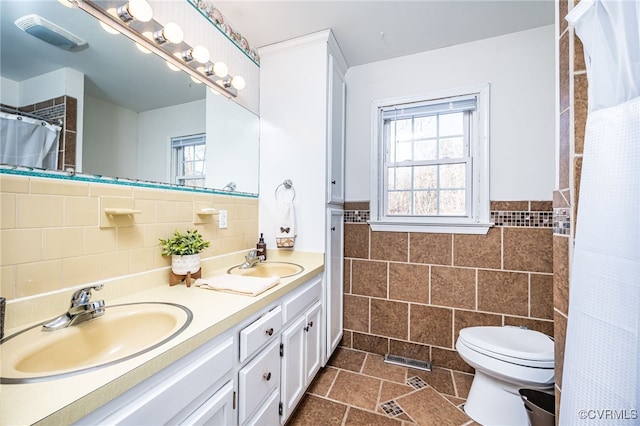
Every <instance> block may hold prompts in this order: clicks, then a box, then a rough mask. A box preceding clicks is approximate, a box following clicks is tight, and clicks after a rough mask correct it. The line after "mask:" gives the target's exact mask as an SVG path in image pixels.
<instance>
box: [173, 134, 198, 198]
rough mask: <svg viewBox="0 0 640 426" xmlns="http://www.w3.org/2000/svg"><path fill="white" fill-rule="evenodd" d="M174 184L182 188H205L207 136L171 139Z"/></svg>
mask: <svg viewBox="0 0 640 426" xmlns="http://www.w3.org/2000/svg"><path fill="white" fill-rule="evenodd" d="M171 160H172V161H171V163H172V164H173V176H174V181H173V183H175V184H178V185H182V186H191V187H203V186H204V185H205V174H204V167H205V164H206V134H205V133H200V134H196V135H187V136H178V137H173V138H171Z"/></svg>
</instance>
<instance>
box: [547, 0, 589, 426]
mask: <svg viewBox="0 0 640 426" xmlns="http://www.w3.org/2000/svg"><path fill="white" fill-rule="evenodd" d="M574 3H577V1H573V0H559V1H558V2H556V4H557V6H558V12H559V14H558V16H559V23H558V29H559V31H558V47H559V58H558V70H559V75H558V78H559V93H558V105H559V108H558V111H559V117H558V123H559V126H558V127H559V134H558V140H559V153H558V154H559V155H558V166H557V167H558V172H559V173H558V175H559V180H558V182H557V185H556V191H555V192H554V196H553V210H554V228H553V230H554V232H553V317H554V337H555V349H556V351H555V367H556V414H557V415H556V421H559V420H560V413H559V409H560V397H561V393H562V371H563V365H564V343H565V334H566V327H567V318H568V315H569V278H570V265H571V255H572V248H573V236H574V235H575V229H576V227H575V224H576V212H577V207H578V198H579V192H580V191H579V189H580V175H581V171H582V153H583V148H584V129H585V125H586V122H587V75H586V67H585V61H584V53H583V50H582V43H581V42H580V39H579V38H578V37H577V36H576V35H575V33H574V31H573V29H572V28H570V27H569V26H568V25H567V23H566V21H565V19H564V17H565V16H566V14H567V13H568V12H569V11H570V10H571V9H572V8H573V5H574ZM572 118H573V121H571V120H572Z"/></svg>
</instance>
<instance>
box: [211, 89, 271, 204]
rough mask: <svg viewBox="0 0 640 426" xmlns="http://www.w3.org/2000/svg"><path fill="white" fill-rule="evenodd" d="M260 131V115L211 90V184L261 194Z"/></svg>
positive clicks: (212, 186)
mask: <svg viewBox="0 0 640 426" xmlns="http://www.w3.org/2000/svg"><path fill="white" fill-rule="evenodd" d="M259 133H260V119H259V117H258V116H257V115H255V114H253V113H252V112H250V111H249V110H247V109H245V108H243V107H241V106H240V105H238V104H236V103H233V102H229V100H228V99H227V98H225V97H224V96H220V95H217V94H213V92H212V91H211V90H207V166H206V167H207V168H206V176H207V179H206V186H207V187H209V188H217V189H222V188H224V187H225V186H226V185H227V184H228V183H229V182H231V181H233V182H235V183H236V190H237V191H241V192H251V193H254V194H257V193H258V179H259V177H258V171H259V170H260V167H259V162H260V159H259V158H258V157H259V154H258V151H259V138H260V135H259Z"/></svg>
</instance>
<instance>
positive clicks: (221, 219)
mask: <svg viewBox="0 0 640 426" xmlns="http://www.w3.org/2000/svg"><path fill="white" fill-rule="evenodd" d="M227 226H229V225H228V223H227V211H226V210H220V214H219V215H218V228H220V229H226V228H227Z"/></svg>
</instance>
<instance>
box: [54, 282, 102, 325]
mask: <svg viewBox="0 0 640 426" xmlns="http://www.w3.org/2000/svg"><path fill="white" fill-rule="evenodd" d="M103 287H104V284H98V285H95V286H92V287H86V288H83V289H80V290H78V291H76V292H74V293H73V295H72V296H71V306H70V307H69V310H68V311H67V312H65V313H64V314H62V315H60V316H59V317H57V318H54V319H52V320H51V321H49V322H47V323H45V324H43V325H42V331H54V330H60V329H61V328H66V327H69V326H70V325H75V324H80V323H83V322H85V321H89V320H90V319H93V318H96V317H99V316H102V315H104V300H96V301H94V302H92V301H91V290H102V288H103Z"/></svg>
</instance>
